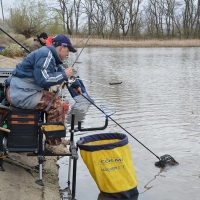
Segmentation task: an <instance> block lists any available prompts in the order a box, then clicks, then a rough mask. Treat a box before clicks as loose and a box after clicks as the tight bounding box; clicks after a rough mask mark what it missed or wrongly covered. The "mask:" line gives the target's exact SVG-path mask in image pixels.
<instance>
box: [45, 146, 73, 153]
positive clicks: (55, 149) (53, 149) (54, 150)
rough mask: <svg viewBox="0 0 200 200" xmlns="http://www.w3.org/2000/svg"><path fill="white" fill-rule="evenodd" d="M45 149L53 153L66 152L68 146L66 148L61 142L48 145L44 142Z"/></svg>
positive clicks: (67, 151)
mask: <svg viewBox="0 0 200 200" xmlns="http://www.w3.org/2000/svg"><path fill="white" fill-rule="evenodd" d="M46 149H47V150H48V151H50V152H52V153H55V154H67V153H69V150H68V148H66V147H65V146H64V145H63V144H60V145H49V144H46Z"/></svg>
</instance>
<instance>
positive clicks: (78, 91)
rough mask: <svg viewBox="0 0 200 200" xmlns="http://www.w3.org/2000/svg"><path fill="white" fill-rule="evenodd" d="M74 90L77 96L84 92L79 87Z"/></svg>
mask: <svg viewBox="0 0 200 200" xmlns="http://www.w3.org/2000/svg"><path fill="white" fill-rule="evenodd" d="M73 90H74V92H75V93H76V94H82V91H81V88H80V87H79V88H73Z"/></svg>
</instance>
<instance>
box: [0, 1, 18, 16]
mask: <svg viewBox="0 0 200 200" xmlns="http://www.w3.org/2000/svg"><path fill="white" fill-rule="evenodd" d="M1 1H2V5H3V12H4V17H5V16H6V15H7V11H6V10H7V9H8V8H10V7H12V5H13V4H14V3H15V0H0V2H1ZM0 8H1V5H0ZM0 18H1V19H2V8H1V10H0Z"/></svg>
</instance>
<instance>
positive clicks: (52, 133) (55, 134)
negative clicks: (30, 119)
mask: <svg viewBox="0 0 200 200" xmlns="http://www.w3.org/2000/svg"><path fill="white" fill-rule="evenodd" d="M53 126H54V127H57V126H59V127H60V128H61V129H62V130H55V128H54V129H53V130H51V127H53ZM40 129H41V131H42V132H43V133H44V134H45V136H46V138H47V139H51V138H62V137H66V128H65V126H64V124H63V123H62V122H49V123H45V124H43V125H41V126H40ZM47 129H48V130H47Z"/></svg>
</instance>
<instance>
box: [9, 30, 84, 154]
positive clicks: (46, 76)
mask: <svg viewBox="0 0 200 200" xmlns="http://www.w3.org/2000/svg"><path fill="white" fill-rule="evenodd" d="M69 52H76V50H75V49H74V48H73V46H72V44H71V41H70V39H69V38H68V37H67V36H66V35H62V34H60V35H57V36H56V37H55V38H54V39H53V44H52V46H44V47H42V48H40V49H38V50H36V51H33V52H32V53H30V54H29V55H28V56H27V57H25V58H24V60H23V61H22V62H21V63H18V64H17V65H16V68H15V69H14V70H13V72H12V76H11V77H10V78H9V79H8V80H7V83H8V84H9V85H10V87H8V88H7V91H6V97H7V100H8V101H9V103H10V104H11V105H14V106H15V107H19V108H22V109H33V110H45V109H46V108H47V106H48V105H49V103H50V102H51V100H52V98H53V97H54V93H53V92H49V91H47V90H44V88H49V87H51V86H53V85H58V84H61V83H62V82H63V81H68V78H70V77H71V76H73V72H74V69H73V67H69V68H67V69H64V68H63V66H62V64H63V63H62V60H63V59H64V58H65V57H66V56H68V54H69ZM72 87H73V88H74V90H75V91H76V92H77V93H82V91H81V88H80V84H79V82H78V81H76V82H75V83H74V84H73V85H72ZM47 122H63V123H65V109H64V105H63V102H62V101H61V99H60V98H59V97H58V96H56V98H54V100H53V102H52V104H51V106H50V108H49V110H48V111H47ZM46 142H47V144H48V145H47V147H48V148H49V149H51V151H53V152H54V153H66V152H63V151H65V149H66V148H64V149H63V151H62V150H61V151H60V149H61V148H59V147H62V144H65V145H66V141H65V140H64V139H62V140H61V139H60V138H57V139H49V140H47V141H46ZM49 149H48V150H49ZM57 149H59V150H58V151H57Z"/></svg>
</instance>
